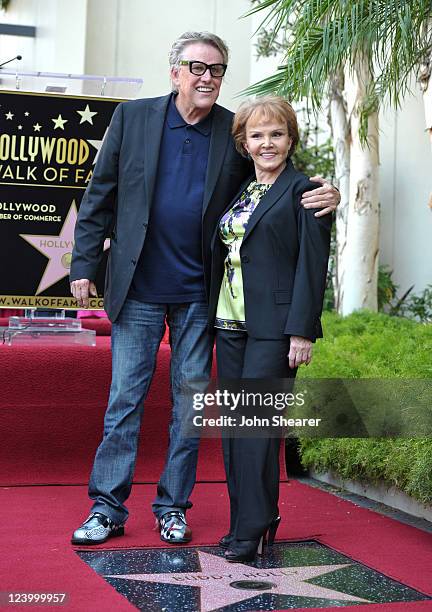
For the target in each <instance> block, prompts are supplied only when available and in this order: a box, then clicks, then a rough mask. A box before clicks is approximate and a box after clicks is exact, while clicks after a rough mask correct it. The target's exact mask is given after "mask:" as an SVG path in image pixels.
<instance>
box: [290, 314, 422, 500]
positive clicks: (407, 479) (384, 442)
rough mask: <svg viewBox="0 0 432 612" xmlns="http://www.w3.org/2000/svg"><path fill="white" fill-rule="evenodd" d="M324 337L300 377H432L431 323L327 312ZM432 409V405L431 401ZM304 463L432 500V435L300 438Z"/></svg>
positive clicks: (380, 315)
mask: <svg viewBox="0 0 432 612" xmlns="http://www.w3.org/2000/svg"><path fill="white" fill-rule="evenodd" d="M323 328H324V334H325V338H324V339H323V340H319V341H317V343H316V345H315V346H314V357H313V360H312V363H311V364H310V365H309V366H308V367H304V366H303V367H301V368H300V370H299V377H301V378H394V377H398V378H427V379H432V325H425V324H421V323H416V322H414V321H411V320H408V319H403V318H399V317H390V316H388V315H385V314H381V313H380V314H375V313H371V312H367V311H362V312H357V313H354V314H352V315H350V316H349V317H345V318H342V317H339V316H338V315H336V314H334V313H329V312H327V313H324V315H323ZM431 410H432V405H431ZM300 447H301V453H302V463H303V465H304V466H306V467H313V468H314V469H315V470H316V471H318V472H325V471H327V470H332V471H334V472H335V473H337V474H338V475H339V476H340V477H342V478H346V479H348V478H349V479H354V480H358V481H363V482H371V483H378V482H384V483H386V484H387V485H389V486H391V485H394V486H396V487H397V488H398V489H400V490H401V491H404V492H405V493H407V494H408V495H410V496H411V497H413V498H415V499H417V500H418V501H420V502H423V503H426V504H427V503H431V502H432V438H415V439H400V438H399V439H365V438H350V439H347V438H341V439H335V438H333V439H329V438H327V439H301V440H300Z"/></svg>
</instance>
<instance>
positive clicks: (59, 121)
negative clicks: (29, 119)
mask: <svg viewBox="0 0 432 612" xmlns="http://www.w3.org/2000/svg"><path fill="white" fill-rule="evenodd" d="M51 121H54V129H55V130H56V129H57V128H60V129H61V130H64V124H65V123H67V122H68V121H69V120H68V119H63V117H62V116H61V115H59V116H58V117H57V119H51Z"/></svg>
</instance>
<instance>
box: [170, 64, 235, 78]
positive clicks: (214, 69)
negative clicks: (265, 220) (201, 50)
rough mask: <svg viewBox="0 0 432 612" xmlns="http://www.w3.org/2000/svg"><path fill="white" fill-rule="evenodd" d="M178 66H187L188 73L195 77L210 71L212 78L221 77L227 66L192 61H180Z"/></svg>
mask: <svg viewBox="0 0 432 612" xmlns="http://www.w3.org/2000/svg"><path fill="white" fill-rule="evenodd" d="M179 64H180V66H189V72H191V73H192V74H194V75H195V76H202V75H203V74H204V73H205V72H206V71H207V70H210V74H211V75H212V77H223V75H224V74H225V72H226V69H227V64H205V63H204V62H197V61H194V60H192V61H189V60H180V61H179Z"/></svg>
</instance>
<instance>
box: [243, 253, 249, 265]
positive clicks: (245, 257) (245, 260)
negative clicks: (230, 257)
mask: <svg viewBox="0 0 432 612" xmlns="http://www.w3.org/2000/svg"><path fill="white" fill-rule="evenodd" d="M241 261H242V263H249V262H250V259H249V257H248V256H247V255H242V258H241Z"/></svg>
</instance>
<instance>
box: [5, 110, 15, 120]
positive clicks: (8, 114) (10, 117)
mask: <svg viewBox="0 0 432 612" xmlns="http://www.w3.org/2000/svg"><path fill="white" fill-rule="evenodd" d="M5 117H6V119H10V120H12V117H13V113H11V112H10V111H9V112H8V113H6V114H5Z"/></svg>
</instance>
